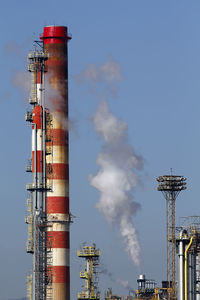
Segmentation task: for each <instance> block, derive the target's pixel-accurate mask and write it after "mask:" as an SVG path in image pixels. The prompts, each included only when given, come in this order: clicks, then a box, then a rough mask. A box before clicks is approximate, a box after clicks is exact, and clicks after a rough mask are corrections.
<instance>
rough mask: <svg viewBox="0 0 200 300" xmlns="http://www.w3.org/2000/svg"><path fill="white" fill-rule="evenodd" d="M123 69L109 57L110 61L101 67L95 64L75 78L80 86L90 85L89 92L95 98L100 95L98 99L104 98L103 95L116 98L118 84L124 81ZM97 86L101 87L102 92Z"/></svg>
mask: <svg viewBox="0 0 200 300" xmlns="http://www.w3.org/2000/svg"><path fill="white" fill-rule="evenodd" d="M121 69H122V68H121V65H120V63H119V62H117V61H116V60H114V59H113V58H112V57H109V59H108V60H107V61H106V62H104V63H103V64H102V65H100V66H97V65H95V64H90V65H88V66H87V68H85V69H84V70H83V71H82V72H81V73H80V74H78V75H77V76H75V78H76V81H77V83H79V84H81V83H86V84H89V89H88V92H89V93H90V94H93V95H94V96H95V97H97V96H98V94H99V96H98V97H102V94H103V95H108V96H111V97H116V96H117V92H118V87H117V85H116V82H117V81H120V80H122V75H121ZM97 85H99V86H100V90H99V89H98V86H97ZM102 85H103V86H102Z"/></svg>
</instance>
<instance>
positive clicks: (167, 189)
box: [156, 175, 186, 300]
mask: <svg viewBox="0 0 200 300" xmlns="http://www.w3.org/2000/svg"><path fill="white" fill-rule="evenodd" d="M156 180H157V181H158V187H157V190H158V191H161V192H162V193H163V195H164V197H165V199H166V206H167V207H166V219H167V282H168V299H170V300H171V299H173V300H174V299H176V228H175V201H176V198H177V196H178V194H179V193H180V192H181V191H182V190H185V189H186V178H185V177H183V176H174V175H164V176H159V177H158V178H156Z"/></svg>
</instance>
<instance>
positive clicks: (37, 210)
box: [26, 26, 71, 300]
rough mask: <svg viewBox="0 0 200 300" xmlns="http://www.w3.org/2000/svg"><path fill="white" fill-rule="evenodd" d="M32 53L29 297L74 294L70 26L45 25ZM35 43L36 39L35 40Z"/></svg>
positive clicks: (46, 299)
mask: <svg viewBox="0 0 200 300" xmlns="http://www.w3.org/2000/svg"><path fill="white" fill-rule="evenodd" d="M40 39H41V41H40V42H38V41H37V42H36V44H37V47H36V46H35V49H34V50H33V51H31V52H30V53H29V55H28V71H29V72H30V73H31V76H32V84H31V94H30V98H29V103H30V104H31V105H32V110H31V111H29V112H27V114H26V121H27V122H30V123H31V127H32V157H31V159H30V160H29V163H28V165H27V167H26V171H27V172H31V173H32V183H31V184H27V186H26V189H27V191H28V192H29V196H28V200H27V206H28V209H27V211H28V214H27V216H26V223H28V225H29V229H28V241H27V248H26V249H27V252H28V253H31V254H32V257H33V262H32V272H31V274H30V276H29V277H28V279H27V283H28V299H29V300H70V261H69V250H70V244H69V238H70V236H69V227H70V222H71V217H70V212H69V160H68V152H69V149H68V148H69V147H68V54H67V43H68V40H69V39H71V37H70V36H69V35H68V32H67V27H64V26H46V27H44V32H43V34H42V35H41V36H40ZM36 44H35V45H36Z"/></svg>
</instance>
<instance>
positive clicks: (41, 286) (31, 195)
mask: <svg viewBox="0 0 200 300" xmlns="http://www.w3.org/2000/svg"><path fill="white" fill-rule="evenodd" d="M70 39H71V36H70V35H69V34H68V30H67V27H64V26H46V27H44V31H43V34H42V35H41V36H40V41H36V42H35V45H34V49H33V50H32V51H30V52H29V54H28V71H29V72H30V75H31V93H30V98H29V103H30V107H31V109H30V110H29V111H28V112H27V113H26V121H27V122H28V123H29V124H30V125H31V128H32V138H31V149H32V156H31V158H30V160H29V162H28V164H27V167H26V171H27V172H31V173H32V182H31V183H29V184H27V186H26V189H27V191H28V199H27V214H26V223H27V224H28V240H27V244H26V251H27V252H28V253H31V255H32V270H31V272H30V275H29V276H28V278H27V299H28V300H70V223H71V222H72V216H71V214H70V210H69V134H68V41H69V40H70ZM157 181H158V188H157V189H158V191H161V192H162V193H163V195H164V197H165V199H166V206H167V209H166V216H167V218H166V228H167V234H166V246H167V257H166V266H167V268H166V269H167V274H166V278H165V279H164V280H163V281H162V280H160V281H162V284H161V286H160V287H159V286H157V285H156V282H155V281H154V280H152V279H146V276H145V275H139V278H138V280H137V283H138V288H137V290H136V291H135V293H134V295H133V292H132V293H131V294H129V295H128V296H126V297H122V296H120V295H117V294H113V293H112V288H108V290H107V291H106V292H105V295H102V294H101V295H100V292H99V288H98V267H99V257H100V250H99V249H97V248H96V245H95V244H93V245H92V246H91V245H86V244H84V245H83V247H82V249H80V250H79V251H78V257H80V258H81V259H83V260H84V262H85V263H84V270H82V271H81V272H80V279H81V280H82V281H84V283H85V284H84V288H83V290H82V291H80V292H79V293H78V295H77V299H78V300H84V299H85V300H89V299H94V300H95V299H96V300H100V299H101V298H102V299H103V298H105V299H106V300H111V299H113V300H115V299H117V300H120V299H129V300H132V299H146V300H147V299H158V300H159V299H166V300H176V299H179V300H200V217H199V216H192V217H186V218H184V219H183V222H182V224H180V226H178V227H177V226H176V224H175V202H176V198H177V196H178V194H179V193H180V192H181V191H183V190H185V189H186V178H185V177H183V176H174V175H172V174H171V175H164V176H159V177H158V178H157ZM177 273H178V276H177ZM132 284H133V286H134V282H132Z"/></svg>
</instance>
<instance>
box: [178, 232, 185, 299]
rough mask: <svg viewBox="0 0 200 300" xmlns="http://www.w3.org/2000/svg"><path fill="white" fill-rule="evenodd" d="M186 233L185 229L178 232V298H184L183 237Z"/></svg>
mask: <svg viewBox="0 0 200 300" xmlns="http://www.w3.org/2000/svg"><path fill="white" fill-rule="evenodd" d="M184 234H186V231H185V230H181V232H180V242H179V299H180V300H184V242H183V237H184Z"/></svg>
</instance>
